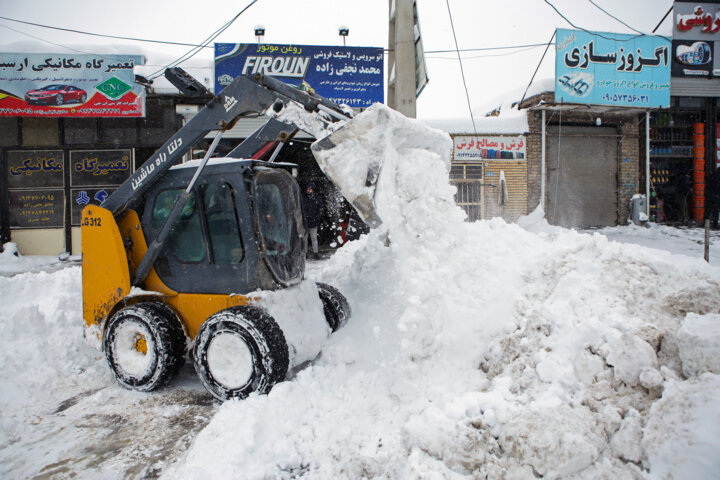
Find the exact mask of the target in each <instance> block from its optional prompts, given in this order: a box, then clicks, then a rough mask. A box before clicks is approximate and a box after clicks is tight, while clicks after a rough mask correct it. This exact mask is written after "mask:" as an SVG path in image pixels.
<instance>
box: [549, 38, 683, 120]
mask: <svg viewBox="0 0 720 480" xmlns="http://www.w3.org/2000/svg"><path fill="white" fill-rule="evenodd" d="M555 39H556V43H555V101H556V102H566V103H587V104H596V105H612V106H624V107H640V108H667V107H669V106H670V64H671V58H670V54H671V50H672V49H671V41H670V39H669V38H667V37H662V36H654V35H626V34H619V33H598V32H586V31H583V30H568V29H562V28H559V29H557V33H556V35H555Z"/></svg>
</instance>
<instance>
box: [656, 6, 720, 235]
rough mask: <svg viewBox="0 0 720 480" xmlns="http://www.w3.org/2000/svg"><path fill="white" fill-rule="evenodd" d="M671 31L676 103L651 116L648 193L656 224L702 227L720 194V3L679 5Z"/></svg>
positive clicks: (674, 100)
mask: <svg viewBox="0 0 720 480" xmlns="http://www.w3.org/2000/svg"><path fill="white" fill-rule="evenodd" d="M672 28H673V35H672V55H671V59H672V60H671V74H672V79H671V100H670V104H669V106H668V108H664V109H660V110H657V111H654V112H652V113H651V114H650V118H649V122H648V126H647V130H648V132H649V151H648V153H647V155H646V156H647V157H648V160H647V162H646V160H645V159H643V163H644V165H646V170H645V172H646V175H647V187H646V189H644V190H643V191H644V192H645V193H647V195H648V197H649V198H650V202H649V203H650V219H651V220H652V221H655V222H658V223H668V224H672V225H702V224H703V223H704V220H705V219H708V218H709V217H710V216H715V219H717V209H716V208H717V206H716V202H715V200H716V197H717V196H718V195H720V192H718V191H717V189H718V188H720V187H718V186H717V185H716V183H717V180H716V179H715V178H716V177H715V175H716V171H717V169H718V166H719V165H720V153H719V150H718V144H717V140H718V114H719V108H720V107H719V104H718V100H720V63H718V62H719V61H718V59H717V55H718V54H719V53H720V2H717V1H710V2H702V3H699V2H686V1H682V2H680V1H676V2H674V4H673V17H672Z"/></svg>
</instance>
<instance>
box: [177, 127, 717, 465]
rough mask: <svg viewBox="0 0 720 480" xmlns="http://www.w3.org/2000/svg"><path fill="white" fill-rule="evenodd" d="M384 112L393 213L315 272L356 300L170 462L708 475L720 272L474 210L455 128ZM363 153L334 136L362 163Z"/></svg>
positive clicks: (387, 195) (381, 198)
mask: <svg viewBox="0 0 720 480" xmlns="http://www.w3.org/2000/svg"><path fill="white" fill-rule="evenodd" d="M386 121H387V123H385V124H383V126H382V128H383V129H385V130H388V131H392V130H404V131H405V132H404V138H402V139H399V140H398V141H396V142H395V141H392V142H391V143H390V144H387V143H382V144H378V142H382V141H383V140H378V141H376V142H375V143H374V144H371V145H372V146H373V148H381V149H382V150H381V151H382V152H383V155H385V157H384V160H385V161H384V163H383V165H382V169H381V170H380V177H379V179H378V181H377V190H376V192H375V195H374V198H375V202H376V207H377V211H378V213H379V215H380V217H381V218H382V221H383V224H382V226H381V227H380V228H379V229H377V230H373V231H372V232H371V233H370V234H369V235H367V236H366V237H363V238H362V239H361V240H360V241H357V242H353V243H351V244H349V245H347V246H346V247H344V248H343V249H342V250H340V251H338V252H337V253H336V255H335V256H334V257H333V259H332V261H331V262H329V263H327V264H326V265H325V268H324V269H323V270H322V271H320V272H317V273H316V274H317V275H318V276H320V277H322V279H323V281H327V282H328V283H332V284H335V285H336V286H338V287H339V288H340V290H341V291H343V292H344V293H345V294H346V296H347V297H348V299H349V300H350V303H351V306H352V308H353V312H354V316H353V318H352V319H351V320H350V322H349V324H348V325H347V326H346V327H345V328H343V329H342V330H340V331H339V332H337V333H336V334H334V335H333V336H332V337H331V338H330V340H329V341H328V344H327V345H326V346H325V347H324V349H323V352H322V355H321V357H320V358H318V359H317V360H316V361H315V362H314V363H313V364H312V365H311V366H309V367H308V368H306V369H305V370H303V371H301V372H299V373H298V374H297V376H296V377H295V378H293V379H292V380H291V381H287V382H284V383H282V384H279V385H277V386H276V387H275V388H274V389H273V390H272V391H271V392H270V394H269V395H267V396H252V397H250V398H248V399H247V400H245V401H229V402H226V403H225V404H223V405H222V407H221V408H220V410H219V412H218V414H217V415H216V417H215V418H214V419H213V420H212V422H211V423H210V424H209V425H208V427H206V428H205V430H204V431H203V432H201V434H200V435H199V436H198V438H197V440H196V442H195V444H194V445H193V447H192V449H191V451H190V452H189V454H188V456H187V458H186V459H185V461H184V462H182V463H180V464H178V465H176V466H175V467H174V468H172V469H171V470H169V471H166V472H165V478H197V479H200V478H233V477H241V478H299V477H305V478H328V479H329V478H373V477H375V478H466V477H467V478H477V477H480V478H484V477H485V476H487V477H488V478H517V479H522V478H532V477H533V476H543V477H544V478H583V479H586V478H590V479H592V478H640V477H642V475H643V474H647V475H648V477H649V478H668V476H669V475H670V474H672V475H674V476H675V477H676V478H711V477H712V476H713V475H714V474H715V473H716V472H717V471H718V470H719V469H720V465H718V460H717V456H713V455H706V454H705V452H711V451H717V445H718V443H719V442H720V432H719V431H718V425H720V422H718V421H717V420H718V411H717V409H716V408H713V399H714V398H717V395H718V394H720V381H719V380H718V374H717V373H716V372H715V371H714V370H713V369H714V368H715V367H714V366H713V365H712V363H711V362H710V361H709V358H711V357H712V356H713V355H715V357H716V358H717V355H716V352H717V349H718V348H720V347H719V346H718V340H717V336H716V335H714V334H712V335H708V334H707V333H704V332H713V331H714V329H715V328H716V327H717V314H718V313H720V272H718V271H717V269H713V268H712V267H709V266H708V265H707V264H705V263H704V262H702V261H700V260H698V261H695V260H693V259H687V258H685V257H672V256H668V255H666V254H664V253H663V252H659V251H655V250H649V249H645V248H641V247H637V246H634V245H621V244H618V243H614V242H609V241H608V240H607V238H606V237H604V236H602V235H598V234H594V235H586V234H580V233H577V232H574V231H568V230H564V229H560V228H556V227H549V226H547V224H546V222H544V220H543V219H542V217H541V213H540V212H536V214H535V215H531V216H530V217H529V218H528V219H527V221H526V223H525V225H526V226H527V227H528V230H525V229H523V228H521V227H520V226H518V225H508V224H506V223H505V222H503V221H502V220H499V219H494V220H490V221H485V222H478V223H474V224H468V223H465V222H464V221H463V220H464V215H463V213H462V211H461V210H460V209H458V208H457V207H456V206H455V205H454V202H453V198H452V194H453V189H452V188H451V187H449V186H448V185H447V181H446V179H447V168H448V164H447V158H446V157H442V156H440V155H438V153H437V152H441V151H443V149H444V148H445V146H446V145H447V142H446V140H442V139H440V138H441V137H438V136H436V134H435V132H433V131H430V130H429V129H428V128H427V127H423V126H421V125H418V124H416V123H414V122H411V121H408V120H405V119H400V118H398V117H395V116H393V115H390V116H389V117H387V118H386ZM365 133H366V135H368V136H370V137H373V136H375V135H377V136H376V137H375V138H376V139H382V138H387V137H386V136H383V135H382V132H373V131H371V130H367V131H366V132H365ZM391 137H392V136H390V138H391ZM428 138H435V139H438V141H437V142H436V143H435V144H434V145H429V146H428V145H426V142H427V139H428ZM420 139H423V140H424V142H419V144H420V145H425V147H424V148H414V147H413V142H415V141H418V140H420ZM353 151H354V150H352V149H345V150H343V149H338V150H334V152H335V153H341V154H342V155H343V157H344V161H345V162H346V163H347V164H348V165H349V164H353V165H355V166H357V165H364V167H363V168H360V169H359V170H358V171H359V172H361V173H362V171H363V169H364V168H366V167H367V164H368V160H367V157H366V156H364V155H366V153H358V154H357V155H358V156H357V157H356V156H354V154H353ZM346 172H349V171H346ZM350 177H352V175H350ZM350 181H352V178H351V179H350ZM681 327H682V328H681ZM698 337H704V338H703V339H704V340H706V342H701V341H699V338H698ZM713 352H715V353H713ZM693 427H696V428H693ZM700 456H703V461H702V462H699V461H697V460H698V458H699V457H700Z"/></svg>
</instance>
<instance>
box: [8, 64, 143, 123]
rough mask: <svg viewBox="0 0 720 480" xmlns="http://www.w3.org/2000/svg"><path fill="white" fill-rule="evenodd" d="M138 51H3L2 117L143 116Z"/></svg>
mask: <svg viewBox="0 0 720 480" xmlns="http://www.w3.org/2000/svg"><path fill="white" fill-rule="evenodd" d="M144 63H145V57H142V56H138V55H82V54H81V55H58V54H52V53H45V54H43V53H0V116H3V117H143V116H144V115H145V89H144V88H143V87H142V86H140V85H137V84H136V83H135V73H134V71H133V68H134V67H135V65H142V64H144Z"/></svg>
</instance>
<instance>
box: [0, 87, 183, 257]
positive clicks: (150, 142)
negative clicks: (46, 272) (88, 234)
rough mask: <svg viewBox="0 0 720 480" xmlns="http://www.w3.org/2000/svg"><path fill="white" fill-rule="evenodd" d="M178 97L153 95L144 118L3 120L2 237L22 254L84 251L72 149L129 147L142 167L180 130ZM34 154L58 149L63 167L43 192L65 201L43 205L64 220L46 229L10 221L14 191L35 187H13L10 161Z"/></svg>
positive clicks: (0, 144) (0, 133)
mask: <svg viewBox="0 0 720 480" xmlns="http://www.w3.org/2000/svg"><path fill="white" fill-rule="evenodd" d="M178 100H179V99H178V98H177V97H172V96H158V95H149V96H148V98H147V103H146V107H147V114H146V117H145V118H32V117H3V118H0V240H2V241H7V240H10V241H13V242H15V243H17V244H18V250H19V252H20V253H21V254H29V255H57V254H58V253H61V252H64V251H67V252H72V253H79V248H80V242H79V235H78V231H79V228H77V227H73V228H71V226H70V225H71V223H72V221H71V212H72V211H73V210H72V209H73V206H74V204H73V203H72V202H73V201H74V196H75V194H77V190H78V188H80V189H84V188H85V187H84V186H82V185H84V184H78V185H73V184H72V182H71V180H70V179H71V174H70V155H71V152H83V151H93V152H95V151H100V152H110V151H118V150H123V151H125V150H128V151H131V152H132V153H133V155H132V158H134V164H135V166H136V167H139V166H140V165H142V163H143V162H144V161H145V160H146V159H147V158H149V157H150V156H151V155H152V153H153V152H154V151H155V150H156V149H157V148H158V147H159V146H160V145H162V144H163V143H164V142H165V140H166V139H167V138H168V137H169V136H170V135H172V134H173V133H175V131H177V129H178V128H179V126H180V117H179V115H178V114H177V113H176V111H175V104H176V103H177V101H178ZM18 152H19V153H18ZM31 152H39V153H38V155H39V156H42V155H44V154H46V153H47V154H49V153H53V155H54V157H53V158H55V159H57V161H58V162H60V163H62V165H63V175H64V179H63V181H62V184H61V185H55V184H53V185H52V186H49V187H48V186H47V185H45V186H42V187H38V188H39V189H40V190H39V191H43V192H47V191H49V190H51V191H52V193H53V194H54V195H57V192H58V191H60V192H61V195H62V196H63V198H62V199H61V200H58V201H56V202H54V203H53V204H52V206H51V207H47V206H46V207H43V208H46V209H50V208H52V212H53V215H54V214H55V213H56V212H60V213H59V214H58V215H59V216H61V217H62V219H61V221H60V222H59V224H57V222H56V221H55V220H53V221H52V225H42V224H41V225H39V226H41V227H42V228H37V227H34V228H31V227H30V226H25V225H24V224H22V223H21V224H20V225H18V224H16V225H12V226H11V225H9V224H10V218H11V215H10V206H11V204H12V203H13V200H11V194H12V193H13V192H15V193H18V192H19V193H33V192H34V191H35V190H34V189H33V187H34V186H33V185H31V184H29V183H28V185H24V184H23V185H22V186H15V187H12V186H11V185H10V182H9V181H8V169H9V168H10V163H9V162H10V159H11V158H16V157H17V156H18V155H28V156H31V155H32V153H31ZM55 154H56V155H55ZM33 158H34V157H33ZM38 158H39V157H38ZM131 163H132V161H131ZM131 168H132V167H131ZM15 170H16V171H17V169H15ZM16 175H17V173H16ZM29 175H30V174H28V176H29ZM32 178H35V176H33V177H32ZM99 178H100V177H99ZM102 178H103V179H104V178H105V177H102ZM107 185H111V184H110V183H108V184H107ZM112 185H115V183H114V182H113V183H112ZM88 188H89V187H88ZM102 188H106V187H105V186H103V187H102ZM23 208H24V207H23ZM16 218H17V217H16ZM46 223H48V222H46ZM76 223H77V222H76Z"/></svg>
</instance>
